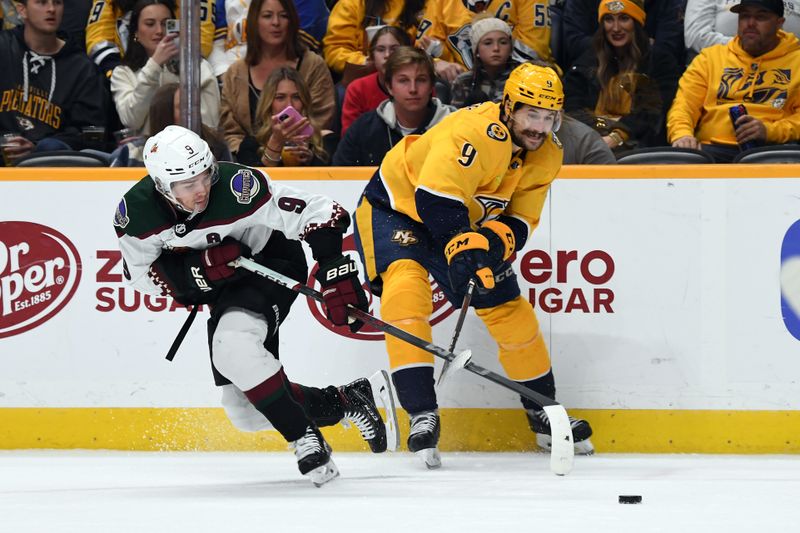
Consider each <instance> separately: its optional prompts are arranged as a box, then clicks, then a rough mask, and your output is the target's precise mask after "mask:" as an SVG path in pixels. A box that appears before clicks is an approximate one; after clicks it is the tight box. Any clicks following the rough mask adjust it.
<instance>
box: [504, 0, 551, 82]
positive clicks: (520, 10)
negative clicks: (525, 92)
mask: <svg viewBox="0 0 800 533" xmlns="http://www.w3.org/2000/svg"><path fill="white" fill-rule="evenodd" d="M563 3H564V0H560V1H551V0H514V1H513V2H511V9H512V11H511V14H510V18H509V22H510V23H511V26H512V28H513V29H514V31H513V33H512V35H511V36H512V37H513V39H514V52H513V54H512V55H513V57H514V60H515V61H516V62H517V63H523V62H526V61H531V60H536V59H538V60H540V61H544V62H546V63H549V64H550V65H551V67H552V68H555V69H556V71H557V72H559V73H560V72H561V68H560V67H558V66H557V65H556V62H557V60H558V59H560V58H556V57H554V55H553V54H554V52H555V51H554V50H552V49H551V48H550V41H551V39H552V32H553V31H554V30H553V26H554V25H555V24H560V23H561V19H560V18H559V19H557V20H556V19H554V17H552V16H551V15H552V14H553V12H554V10H558V12H559V13H561V12H562V10H563V8H562V4H563ZM559 34H560V32H559Z"/></svg>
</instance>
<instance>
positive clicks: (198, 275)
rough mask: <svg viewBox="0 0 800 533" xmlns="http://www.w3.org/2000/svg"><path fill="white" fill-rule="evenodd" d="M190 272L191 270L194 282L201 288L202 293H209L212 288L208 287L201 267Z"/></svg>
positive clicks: (193, 268)
mask: <svg viewBox="0 0 800 533" xmlns="http://www.w3.org/2000/svg"><path fill="white" fill-rule="evenodd" d="M189 270H191V272H192V277H193V278H194V282H195V283H196V284H197V286H198V287H200V290H201V291H203V292H208V291H210V290H211V287H209V286H208V282H207V281H206V278H204V277H203V273H202V272H201V271H200V267H192V268H190V269H189Z"/></svg>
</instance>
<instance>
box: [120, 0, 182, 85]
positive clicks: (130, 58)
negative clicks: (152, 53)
mask: <svg viewBox="0 0 800 533" xmlns="http://www.w3.org/2000/svg"><path fill="white" fill-rule="evenodd" d="M158 5H161V6H164V7H166V8H167V9H169V13H170V18H175V3H174V2H173V1H172V0H139V1H138V2H136V4H134V6H133V12H132V13H131V22H130V25H129V26H128V28H129V33H128V47H127V48H126V50H125V55H124V56H122V64H123V65H125V66H127V67H130V68H131V70H133V71H137V70H139V69H141V68H142V67H143V66H144V65H145V63H147V60H148V59H149V56H148V55H147V52H146V51H145V49H144V46H142V43H140V42H139V40H138V38H137V36H136V32H137V31H138V29H139V17H141V15H142V10H143V9H144V8H146V7H150V6H158Z"/></svg>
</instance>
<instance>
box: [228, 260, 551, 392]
mask: <svg viewBox="0 0 800 533" xmlns="http://www.w3.org/2000/svg"><path fill="white" fill-rule="evenodd" d="M231 266H235V267H241V268H244V269H246V270H249V271H250V272H253V273H255V274H258V275H259V276H262V277H264V278H267V279H268V280H270V281H273V282H275V283H277V284H278V285H281V286H283V287H286V288H287V289H291V290H293V291H296V292H299V293H300V294H302V295H304V296H308V297H309V298H313V299H314V300H316V301H318V302H322V301H323V298H322V293H320V292H319V291H316V290H314V289H312V288H311V287H309V286H308V285H305V284H303V283H300V282H299V281H297V280H294V279H292V278H290V277H288V276H284V275H283V274H281V273H280V272H275V271H274V270H272V269H271V268H268V267H265V266H263V265H261V264H259V263H256V262H255V261H253V260H252V259H247V258H246V257H240V258H239V259H236V260H235V261H233V262H232V263H231ZM349 313H350V316H351V317H353V318H356V319H358V320H361V321H362V322H364V323H365V324H369V325H370V326H372V327H373V328H375V329H377V330H379V331H382V332H384V333H387V334H389V335H392V336H393V337H397V338H398V339H400V340H403V341H405V342H407V343H409V344H411V345H412V346H416V347H417V348H419V349H421V350H424V351H426V352H428V353H430V354H432V355H434V356H436V357H439V358H440V359H444V360H445V361H452V360H453V359H455V358H456V354H454V353H453V352H452V351H450V350H445V349H444V348H442V347H440V346H437V345H435V344H433V343H432V342H428V341H426V340H425V339H421V338H419V337H417V336H415V335H412V334H411V333H409V332H407V331H404V330H402V329H400V328H398V327H395V326H393V325H391V324H389V323H387V322H384V321H383V320H381V319H379V318H377V317H374V316H372V315H371V314H369V313H367V312H366V311H362V310H361V309H358V308H357V307H353V306H349ZM464 368H465V369H467V370H469V371H470V372H472V373H473V374H477V375H479V376H481V377H483V378H484V379H487V380H489V381H491V382H492V383H495V384H497V385H500V386H501V387H505V388H506V389H509V390H511V391H514V392H516V393H517V394H519V395H520V396H522V397H524V398H527V399H528V400H530V401H531V402H533V403H535V404H536V405H538V406H539V407H546V406H560V405H561V404H559V403H558V402H556V401H555V400H553V399H551V398H548V397H547V396H545V395H543V394H539V393H538V392H536V391H534V390H531V389H529V388H527V387H525V386H523V385H521V384H519V383H517V382H516V381H511V380H510V379H508V378H507V377H505V376H501V375H500V374H497V373H495V372H492V371H491V370H488V369H486V368H483V367H482V366H479V365H476V364H475V363H472V362H469V363H467V364H466V365H464Z"/></svg>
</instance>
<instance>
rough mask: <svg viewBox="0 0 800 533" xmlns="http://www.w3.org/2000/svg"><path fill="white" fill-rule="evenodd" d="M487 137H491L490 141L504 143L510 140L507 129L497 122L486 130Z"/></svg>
mask: <svg viewBox="0 0 800 533" xmlns="http://www.w3.org/2000/svg"><path fill="white" fill-rule="evenodd" d="M486 135H488V136H489V138H490V139H494V140H496V141H500V142H503V141H505V140H506V139H508V132H507V131H506V129H505V128H504V127H503V126H501V125H500V124H498V123H497V122H492V123H491V124H489V126H488V127H487V128H486Z"/></svg>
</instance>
